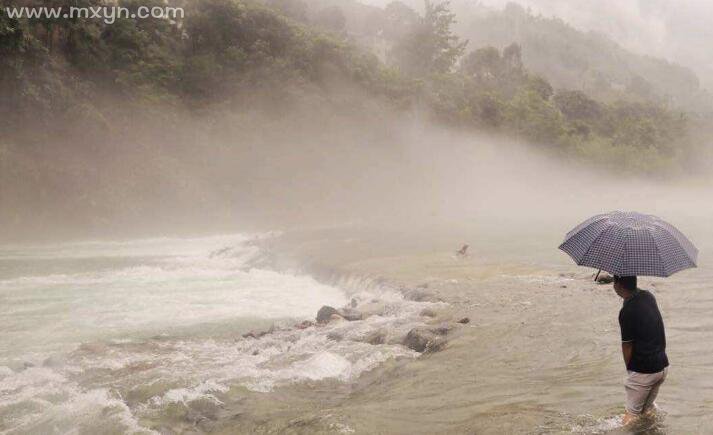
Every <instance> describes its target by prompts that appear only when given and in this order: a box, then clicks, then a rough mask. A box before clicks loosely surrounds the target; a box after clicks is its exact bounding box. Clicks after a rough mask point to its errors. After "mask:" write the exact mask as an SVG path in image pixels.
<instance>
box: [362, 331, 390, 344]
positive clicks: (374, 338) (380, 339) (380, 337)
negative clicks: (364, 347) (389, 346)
mask: <svg viewBox="0 0 713 435" xmlns="http://www.w3.org/2000/svg"><path fill="white" fill-rule="evenodd" d="M385 342H386V333H385V332H384V331H374V332H372V333H370V334H369V335H367V336H366V337H364V343H369V344H374V345H376V344H384V343H385Z"/></svg>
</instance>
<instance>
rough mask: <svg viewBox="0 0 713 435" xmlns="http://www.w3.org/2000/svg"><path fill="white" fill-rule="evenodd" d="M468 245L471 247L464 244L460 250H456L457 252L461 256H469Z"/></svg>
mask: <svg viewBox="0 0 713 435" xmlns="http://www.w3.org/2000/svg"><path fill="white" fill-rule="evenodd" d="M468 247H469V246H468V245H463V247H462V248H460V250H458V251H457V252H456V254H457V255H458V256H459V257H467V256H468Z"/></svg>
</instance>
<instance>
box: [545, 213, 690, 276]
mask: <svg viewBox="0 0 713 435" xmlns="http://www.w3.org/2000/svg"><path fill="white" fill-rule="evenodd" d="M559 248H560V249H561V250H563V251H564V252H566V253H567V254H569V256H570V257H572V259H573V260H574V261H575V262H576V263H577V264H578V265H580V266H589V267H593V268H596V269H599V270H605V271H607V272H609V273H611V274H613V275H619V276H640V275H644V276H662V277H666V276H671V275H673V274H674V273H676V272H678V271H681V270H684V269H688V268H691V267H696V259H697V257H698V249H696V247H695V246H693V243H691V242H690V240H688V239H687V238H686V236H684V235H683V234H682V233H681V232H680V231H678V230H677V229H676V228H675V227H674V226H673V225H671V224H669V223H667V222H665V221H663V220H662V219H660V218H658V217H656V216H652V215H646V214H641V213H635V212H621V211H614V212H611V213H605V214H599V215H596V216H593V217H591V218H589V219H587V220H586V221H584V222H582V223H581V224H579V225H578V226H577V227H575V228H574V229H573V230H572V231H570V232H569V233H567V236H566V237H565V239H564V242H563V243H562V244H561V245H560V247H559Z"/></svg>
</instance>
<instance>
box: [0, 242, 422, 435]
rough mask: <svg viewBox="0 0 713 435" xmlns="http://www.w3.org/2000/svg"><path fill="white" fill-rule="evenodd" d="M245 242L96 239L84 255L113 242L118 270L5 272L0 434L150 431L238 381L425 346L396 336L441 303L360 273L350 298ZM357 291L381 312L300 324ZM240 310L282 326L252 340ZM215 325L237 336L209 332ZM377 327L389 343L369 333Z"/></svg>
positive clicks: (319, 373)
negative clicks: (412, 297) (276, 265)
mask: <svg viewBox="0 0 713 435" xmlns="http://www.w3.org/2000/svg"><path fill="white" fill-rule="evenodd" d="M250 241H251V239H250V238H249V237H246V236H231V237H227V238H222V239H221V238H209V239H208V240H204V239H184V240H167V239H156V240H151V241H139V242H127V243H118V244H107V245H102V244H100V243H97V242H92V243H90V244H86V245H80V247H81V249H80V250H83V251H82V252H83V253H82V255H89V254H91V255H95V254H96V255H99V256H102V257H104V258H108V257H109V253H110V252H111V251H112V249H114V248H115V247H117V246H118V247H119V248H118V249H119V251H120V253H121V256H122V261H121V262H120V263H119V264H120V266H117V267H112V266H111V261H110V262H109V263H110V264H109V266H102V267H101V268H100V269H99V270H96V269H92V270H85V269H82V266H81V264H80V265H79V266H78V269H76V270H68V271H66V272H63V273H55V274H46V275H42V274H34V275H31V276H13V277H10V278H6V279H1V278H2V277H0V297H1V298H2V299H3V301H4V302H6V303H4V304H3V305H2V307H0V327H2V329H3V330H4V331H7V333H4V334H3V336H2V337H0V344H2V346H1V347H2V348H3V351H2V352H0V428H2V430H5V431H6V432H1V431H0V433H27V432H30V433H32V432H35V433H52V432H57V433H67V432H72V431H80V432H81V431H82V430H87V431H89V432H94V433H96V432H124V433H149V432H151V431H150V430H148V429H146V428H145V427H143V426H142V425H141V424H140V423H139V422H140V421H141V420H142V419H143V418H153V419H158V420H160V419H161V418H160V416H161V415H164V414H166V415H168V414H170V411H169V410H170V409H172V407H175V406H179V407H184V408H185V407H187V406H190V404H191V403H195V402H201V403H204V405H203V406H214V407H220V406H221V405H222V404H223V402H224V400H226V397H228V395H229V394H230V392H231V391H232V390H233V389H236V388H238V389H240V388H242V389H245V390H247V391H253V392H258V393H264V392H269V391H273V390H274V389H276V388H279V387H281V386H284V385H289V384H294V383H299V382H305V381H322V380H333V381H336V382H353V381H355V380H356V379H357V378H358V377H359V376H360V375H361V374H363V373H364V372H366V371H369V370H372V369H374V368H375V367H377V366H379V365H380V364H383V363H384V362H386V361H388V360H393V359H398V358H413V357H415V356H416V355H417V354H416V353H415V352H412V351H411V350H409V349H407V348H405V347H404V346H402V345H401V344H400V342H401V340H402V339H403V336H404V335H405V334H406V333H407V332H408V330H409V329H410V328H412V327H414V326H417V325H420V324H421V323H420V322H421V318H420V316H419V313H420V312H421V311H422V310H423V308H424V307H427V306H430V305H432V304H430V303H427V302H414V301H408V300H404V298H403V296H402V295H401V294H400V293H399V292H396V291H393V290H388V289H385V288H380V287H378V286H377V288H371V289H370V290H368V291H367V290H363V291H356V292H355V290H354V289H355V288H357V287H359V286H361V281H359V280H358V279H355V280H351V281H350V282H345V285H344V286H340V287H341V288H347V287H349V288H350V290H349V295H348V296H347V294H346V293H345V291H344V290H342V289H341V288H337V287H334V286H331V285H325V284H321V283H319V282H317V281H316V280H315V279H313V278H312V277H310V276H307V275H299V274H291V273H280V272H276V271H273V270H268V269H260V268H255V267H250V266H249V265H250V264H251V262H252V260H254V259H255V257H256V256H259V255H260V252H259V250H258V249H257V248H256V247H255V245H254V244H252V243H251V242H250ZM226 243H228V245H226ZM229 243H232V245H230V244H229ZM157 245H158V246H157ZM186 245H188V246H186ZM194 245H197V246H199V248H196V246H194ZM75 248H76V246H74V247H72V248H71V249H70V248H67V247H61V246H59V247H58V246H55V247H52V248H51V249H50V248H34V251H33V250H29V251H28V252H20V253H18V252H17V250H15V251H13V253H12V255H14V256H15V258H16V259H15V260H14V261H18V260H17V259H18V258H22V259H23V260H22V261H33V260H32V258H34V257H33V255H34V256H35V257H42V258H46V257H48V256H50V253H51V254H52V255H59V254H58V253H67V252H74V253H73V254H71V255H74V256H77V255H79V254H77V252H76V251H73V249H75ZM169 248H170V250H169V251H167V252H164V255H160V252H161V250H162V249H169ZM35 251H37V252H39V255H38V254H36V252H35ZM147 253H151V255H150V256H148V257H147ZM8 256H9V255H8V254H7V253H5V257H8ZM82 258H87V259H90V258H91V257H82ZM127 258H128V259H129V260H131V262H133V263H134V264H129V265H127V264H126V259H127ZM372 287H373V286H372ZM351 298H354V300H355V302H357V303H358V304H360V306H362V304H365V305H364V306H366V305H369V304H371V305H374V304H377V305H379V306H380V307H381V309H380V312H379V315H373V316H370V317H367V318H366V319H364V320H361V321H353V322H332V323H330V324H328V325H320V326H310V327H307V328H305V329H296V328H293V327H292V325H293V324H294V323H295V322H296V321H299V320H302V319H308V318H313V317H314V315H315V313H316V311H317V310H318V309H319V307H320V306H321V305H323V304H325V305H333V306H342V305H344V304H345V303H346V302H347V300H349V299H351ZM241 318H243V319H257V320H260V319H262V320H261V321H262V322H264V321H266V320H267V321H273V322H275V329H274V330H273V331H272V332H271V333H270V334H267V335H265V336H263V337H261V338H259V339H254V338H247V339H244V338H242V337H241V336H240V332H241V330H240V328H238V327H237V326H231V325H238V323H239V322H238V321H239V319H241ZM215 322H223V323H224V326H226V327H227V328H228V330H230V328H231V327H232V328H234V331H235V332H234V333H232V334H231V333H227V334H226V333H222V334H217V335H214V334H210V333H200V331H203V330H205V327H204V326H203V325H206V324H212V323H215ZM236 322H238V323H236ZM248 324H249V323H248ZM263 324H264V323H263ZM240 325H242V328H243V329H244V324H242V323H240ZM186 328H187V329H186ZM375 331H379V332H380V333H382V334H383V335H384V339H383V342H384V343H385V344H377V345H372V344H368V343H367V342H366V341H367V340H366V337H367V336H368V335H369V334H371V333H374V332H375ZM157 416H158V417H157Z"/></svg>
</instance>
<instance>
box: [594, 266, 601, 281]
mask: <svg viewBox="0 0 713 435" xmlns="http://www.w3.org/2000/svg"><path fill="white" fill-rule="evenodd" d="M600 273H602V270H601V269H599V272H597V276H595V277H594V281H596V280H597V279H599V274H600Z"/></svg>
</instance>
